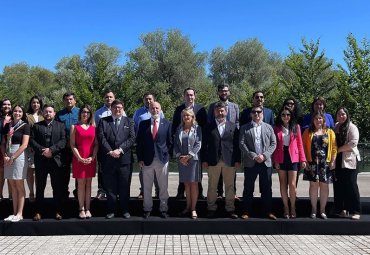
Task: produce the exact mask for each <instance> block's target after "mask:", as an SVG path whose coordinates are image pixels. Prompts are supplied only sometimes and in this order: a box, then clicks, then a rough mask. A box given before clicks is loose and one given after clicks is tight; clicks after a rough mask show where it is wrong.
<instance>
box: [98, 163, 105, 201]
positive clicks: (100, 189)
mask: <svg viewBox="0 0 370 255" xmlns="http://www.w3.org/2000/svg"><path fill="white" fill-rule="evenodd" d="M97 167H98V194H100V193H101V194H106V191H105V188H104V178H103V162H101V160H99V161H98V164H97Z"/></svg>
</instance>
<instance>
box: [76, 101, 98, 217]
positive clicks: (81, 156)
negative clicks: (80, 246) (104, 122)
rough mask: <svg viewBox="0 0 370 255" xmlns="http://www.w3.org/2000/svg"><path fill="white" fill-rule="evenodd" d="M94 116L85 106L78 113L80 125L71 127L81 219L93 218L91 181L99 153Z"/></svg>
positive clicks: (89, 108)
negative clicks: (91, 211) (91, 210)
mask: <svg viewBox="0 0 370 255" xmlns="http://www.w3.org/2000/svg"><path fill="white" fill-rule="evenodd" d="M93 116H94V114H93V111H92V109H91V106H89V105H84V106H82V107H81V108H80V112H79V113H78V120H79V123H78V124H76V125H72V126H71V136H70V143H71V149H72V152H73V159H72V172H73V177H74V178H76V179H77V183H78V189H77V194H78V204H79V215H78V217H79V218H80V219H85V218H91V213H90V199H91V181H92V178H93V177H95V172H96V154H97V152H98V142H97V139H96V138H95V123H94V118H93Z"/></svg>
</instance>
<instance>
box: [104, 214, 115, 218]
mask: <svg viewBox="0 0 370 255" xmlns="http://www.w3.org/2000/svg"><path fill="white" fill-rule="evenodd" d="M105 218H106V219H112V218H114V213H108V214H107V215H106V216H105Z"/></svg>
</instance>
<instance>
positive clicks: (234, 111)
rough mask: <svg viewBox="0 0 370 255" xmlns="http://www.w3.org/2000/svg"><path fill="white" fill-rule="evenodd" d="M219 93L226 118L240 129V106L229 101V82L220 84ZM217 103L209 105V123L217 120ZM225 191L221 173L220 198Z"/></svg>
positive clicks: (218, 187) (236, 197)
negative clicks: (224, 106) (215, 108)
mask: <svg viewBox="0 0 370 255" xmlns="http://www.w3.org/2000/svg"><path fill="white" fill-rule="evenodd" d="M217 94H218V98H219V99H220V101H221V102H224V103H225V105H226V112H227V116H226V120H227V121H230V122H232V123H234V124H235V125H236V128H238V129H239V106H238V105H237V104H235V103H232V102H230V101H229V97H230V86H229V84H227V83H224V84H220V85H218V87H217ZM216 103H217V102H214V103H212V104H211V105H210V106H209V109H208V123H212V122H213V121H214V120H215V114H214V107H215V104H216ZM235 177H236V176H235ZM234 187H235V188H236V185H234ZM223 193H224V188H223V177H222V173H221V175H220V178H219V181H218V185H217V196H218V198H220V199H221V198H222V196H223ZM235 199H239V198H238V196H236V189H235Z"/></svg>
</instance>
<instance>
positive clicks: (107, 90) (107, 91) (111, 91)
mask: <svg viewBox="0 0 370 255" xmlns="http://www.w3.org/2000/svg"><path fill="white" fill-rule="evenodd" d="M108 93H113V94H114V92H113V90H111V89H105V90H104V96H105V95H106V94H108Z"/></svg>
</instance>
